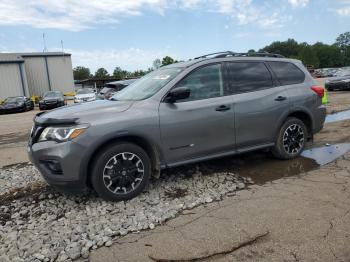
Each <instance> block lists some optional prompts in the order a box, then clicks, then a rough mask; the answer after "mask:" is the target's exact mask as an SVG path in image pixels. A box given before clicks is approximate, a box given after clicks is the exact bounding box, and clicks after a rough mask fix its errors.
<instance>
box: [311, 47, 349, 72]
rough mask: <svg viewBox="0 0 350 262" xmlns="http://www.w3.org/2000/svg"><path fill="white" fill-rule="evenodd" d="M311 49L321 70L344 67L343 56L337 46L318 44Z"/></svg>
mask: <svg viewBox="0 0 350 262" xmlns="http://www.w3.org/2000/svg"><path fill="white" fill-rule="evenodd" d="M312 47H313V50H314V51H315V52H316V54H317V57H318V59H319V61H320V67H321V68H324V67H339V66H344V64H345V56H344V54H342V52H341V50H340V48H338V47H337V46H335V45H327V44H323V43H321V42H318V43H316V44H314V45H313V46H312Z"/></svg>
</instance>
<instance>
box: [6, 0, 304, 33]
mask: <svg viewBox="0 0 350 262" xmlns="http://www.w3.org/2000/svg"><path fill="white" fill-rule="evenodd" d="M288 1H289V2H290V3H291V4H292V5H301V6H303V5H305V4H306V3H307V2H308V0H288ZM267 3H268V1H263V2H261V1H259V2H257V1H252V0H88V1H84V2H82V1H81V0H47V1H45V0H1V1H0V25H27V26H31V27H35V28H54V29H63V30H69V31H81V30H85V29H88V28H93V27H96V26H98V25H100V24H108V25H114V24H118V23H119V21H120V20H121V19H122V18H123V17H125V16H139V15H142V13H143V12H144V11H145V10H152V11H153V12H155V13H158V14H161V15H164V12H165V10H167V9H185V10H193V9H196V10H201V11H203V12H219V13H222V14H224V15H227V16H229V17H232V18H234V19H236V20H237V21H238V23H239V24H240V25H247V24H253V25H256V26H258V27H260V28H263V29H270V28H278V27H281V26H283V23H284V22H285V19H284V17H285V15H284V14H283V12H281V10H278V8H280V7H281V6H283V5H284V4H283V3H284V2H282V1H281V2H280V4H279V5H278V6H277V7H275V6H268V5H267Z"/></svg>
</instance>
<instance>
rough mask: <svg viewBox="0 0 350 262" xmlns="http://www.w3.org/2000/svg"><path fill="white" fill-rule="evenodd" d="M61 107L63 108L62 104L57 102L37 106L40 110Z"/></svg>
mask: <svg viewBox="0 0 350 262" xmlns="http://www.w3.org/2000/svg"><path fill="white" fill-rule="evenodd" d="M61 106H64V102H58V103H54V104H39V107H40V109H54V108H57V107H61Z"/></svg>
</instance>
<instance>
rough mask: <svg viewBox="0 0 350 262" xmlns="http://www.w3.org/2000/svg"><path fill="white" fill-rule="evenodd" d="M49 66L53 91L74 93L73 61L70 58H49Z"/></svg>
mask: <svg viewBox="0 0 350 262" xmlns="http://www.w3.org/2000/svg"><path fill="white" fill-rule="evenodd" d="M47 64H48V69H49V75H50V82H51V89H52V90H59V91H62V92H63V93H66V92H71V91H74V80H73V70H72V60H71V57H70V56H48V57H47Z"/></svg>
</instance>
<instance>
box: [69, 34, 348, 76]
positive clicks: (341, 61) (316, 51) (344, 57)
mask: <svg viewBox="0 0 350 262" xmlns="http://www.w3.org/2000/svg"><path fill="white" fill-rule="evenodd" d="M254 52H256V51H255V50H253V49H251V50H249V51H248V53H254ZM258 52H268V53H275V54H280V55H283V56H285V57H287V58H296V59H299V60H301V61H302V62H303V63H304V65H306V66H310V67H314V68H326V67H342V66H350V32H346V33H343V34H340V35H339V36H338V37H337V38H336V40H335V43H333V44H331V45H329V44H324V43H322V42H317V43H315V44H313V45H310V44H308V43H306V42H301V43H298V42H297V41H296V40H294V39H288V40H287V41H282V42H281V41H275V42H272V43H271V44H270V45H268V46H265V47H264V48H261V49H259V50H258ZM177 62H179V61H177V60H175V59H173V58H172V57H170V56H166V57H164V58H163V59H162V60H160V59H159V58H157V59H156V60H154V61H153V65H152V67H151V68H149V69H148V70H136V71H133V72H130V71H127V70H123V69H121V68H120V67H116V68H115V69H114V70H113V72H112V74H110V73H109V72H108V71H107V70H106V69H105V68H99V69H97V70H96V72H95V73H94V74H91V72H90V69H89V68H87V67H84V66H78V67H75V68H74V69H73V74H74V79H75V80H83V79H87V78H90V77H98V78H104V77H111V76H112V77H114V78H117V79H124V78H135V77H141V76H143V75H145V74H147V73H149V72H150V71H152V70H155V69H158V68H160V67H162V66H165V65H169V64H172V63H177Z"/></svg>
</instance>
